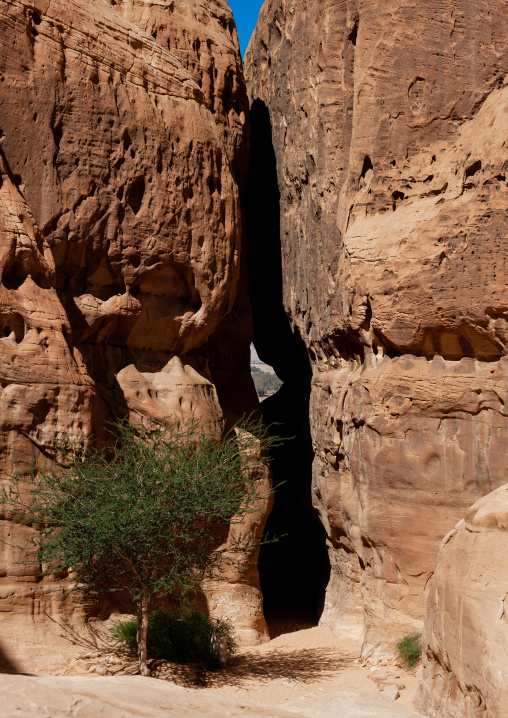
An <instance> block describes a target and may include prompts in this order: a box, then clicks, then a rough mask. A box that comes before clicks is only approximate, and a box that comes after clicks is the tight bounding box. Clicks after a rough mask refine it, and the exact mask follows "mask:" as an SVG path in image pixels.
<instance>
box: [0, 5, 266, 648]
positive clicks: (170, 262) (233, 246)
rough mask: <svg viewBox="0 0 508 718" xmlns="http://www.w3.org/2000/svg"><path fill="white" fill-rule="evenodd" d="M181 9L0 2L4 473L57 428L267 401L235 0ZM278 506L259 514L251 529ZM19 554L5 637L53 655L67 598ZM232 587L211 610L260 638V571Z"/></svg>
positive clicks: (0, 601) (9, 535)
mask: <svg viewBox="0 0 508 718" xmlns="http://www.w3.org/2000/svg"><path fill="white" fill-rule="evenodd" d="M177 6H178V7H176V8H175V3H173V2H170V1H169V0H163V1H162V2H158V3H156V4H150V5H148V4H147V3H144V2H137V0H52V1H51V2H50V0H14V1H12V0H0V37H1V43H0V108H1V109H0V142H1V145H0V152H1V154H0V240H1V247H0V252H1V258H0V281H1V284H0V297H1V313H0V332H1V338H0V381H1V393H0V404H1V410H0V453H1V468H2V476H3V477H6V476H9V475H10V474H12V473H13V472H14V471H20V470H21V471H22V470H24V469H25V468H26V467H27V466H29V465H30V463H31V462H32V461H36V462H37V461H41V460H45V458H46V457H47V456H48V453H47V452H48V447H50V446H51V444H52V442H53V441H54V439H55V438H56V437H58V436H62V435H63V434H67V435H69V436H70V438H71V439H81V438H85V439H86V438H88V437H90V436H92V435H94V436H95V437H96V439H97V440H99V441H101V440H103V439H104V426H105V421H106V420H109V419H111V418H113V417H119V416H130V417H131V419H133V420H137V421H139V420H140V418H154V419H162V418H164V417H167V416H175V415H178V416H180V415H183V416H190V415H191V414H194V415H195V416H196V417H199V418H201V419H203V420H204V421H206V422H207V423H208V425H209V426H210V428H211V429H214V427H218V426H219V423H220V422H221V420H222V419H223V418H224V417H225V418H226V419H227V420H228V421H229V422H232V421H234V420H235V419H237V418H239V416H241V415H242V414H243V413H244V412H245V411H246V412H250V411H252V410H253V409H254V408H255V407H256V406H257V399H256V395H255V390H254V386H253V384H252V382H251V381H250V373H249V359H248V357H249V343H250V331H251V320H250V308H249V305H248V301H247V300H246V299H245V287H243V286H242V287H241V288H240V291H238V284H239V277H240V273H241V271H242V269H241V266H242V256H241V252H242V234H243V227H242V213H241V205H240V194H239V190H240V187H241V185H242V183H243V181H244V174H245V168H246V166H247V162H248V132H247V127H248V125H247V122H248V118H247V106H248V104H247V95H246V91H245V85H244V81H243V75H242V73H241V59H240V56H239V48H238V38H237V34H236V29H235V26H234V22H233V18H232V14H231V11H230V10H229V7H228V5H227V3H226V2H225V0H212V1H211V2H206V3H205V2H200V1H199V0H195V1H192V2H186V3H177ZM237 297H238V298H237ZM239 314H241V316H242V321H241V327H240V328H239V327H238V326H235V317H238V315H239ZM228 315H229V316H228ZM230 315H232V316H233V319H232V320H231V319H230ZM217 337H220V341H221V342H222V346H224V347H227V345H228V342H229V343H230V344H234V345H235V347H236V349H235V350H236V353H237V354H238V355H239V357H240V359H238V361H237V367H236V370H237V373H238V375H239V376H240V378H241V382H243V383H242V387H243V389H244V393H243V395H242V393H241V391H239V390H236V392H235V397H234V401H231V400H229V398H228V396H227V393H226V392H224V391H223V390H222V389H221V388H220V387H219V383H220V380H219V379H216V378H215V376H213V374H214V373H217V374H220V371H221V366H220V362H218V360H217V358H216V356H215V355H214V351H213V346H214V341H217ZM266 511H267V506H266V505H265V506H264V507H261V508H260V513H259V515H252V517H251V525H250V527H249V528H250V530H251V531H252V532H253V533H255V534H259V532H260V531H262V527H263V520H264V516H265V514H266ZM2 519H3V520H2V523H1V530H2V537H3V538H5V539H6V540H8V542H9V543H10V544H19V545H23V538H24V537H23V534H24V533H26V532H27V531H30V530H29V529H22V528H20V527H19V526H16V525H13V524H12V523H11V522H10V521H8V520H7V519H8V517H7V516H2ZM24 558H26V556H25V555H24V554H23V552H22V551H17V550H15V549H5V548H4V549H2V565H1V568H0V611H1V612H2V638H3V640H4V641H6V640H7V641H8V640H9V636H11V635H14V634H16V635H17V636H18V638H19V639H20V640H22V641H23V640H25V639H26V642H27V645H30V644H31V643H33V642H34V640H36V642H38V643H39V644H40V643H41V640H42V639H41V638H40V637H39V638H38V639H33V638H30V631H31V629H32V628H33V630H34V631H37V630H39V628H40V627H41V626H43V624H44V625H46V624H47V625H49V626H50V625H51V623H47V620H46V624H45V618H48V617H50V618H51V619H56V618H57V617H58V616H60V615H61V614H62V603H61V602H60V600H59V599H58V598H54V597H53V598H51V596H48V595H47V594H46V592H45V588H47V585H45V584H41V582H40V581H39V580H38V571H37V568H36V567H35V568H34V567H32V568H27V567H26V565H23V564H22V563H20V561H23V559H24ZM254 558H255V557H254ZM224 578H225V583H222V584H221V585H219V586H216V587H215V588H214V592H213V593H214V595H213V599H211V601H212V603H213V607H215V609H217V610H218V612H219V613H223V612H224V607H223V604H224V602H225V600H226V599H225V597H228V601H229V603H228V610H229V611H230V614H231V615H233V617H234V618H235V623H236V625H237V628H238V629H239V631H240V635H241V637H243V638H244V640H245V641H246V642H256V641H258V640H260V639H263V638H264V637H265V636H266V626H265V624H264V619H263V614H262V607H261V596H260V591H259V587H258V583H257V575H256V571H255V561H254V568H253V569H252V570H251V571H250V573H249V575H248V580H246V579H245V577H241V576H240V575H236V574H235V575H234V576H232V575H231V576H225V577H224ZM223 594H224V595H223ZM105 610H106V609H105V608H104V607H95V608H93V607H90V606H88V607H83V606H81V605H80V606H76V605H74V604H68V605H67V608H66V609H63V612H64V613H65V611H67V612H70V613H73V614H76V615H77V614H79V615H81V616H82V614H83V613H84V614H86V615H90V612H92V613H93V612H95V613H96V614H97V613H100V614H101V615H103V614H104V611H105ZM101 612H102V613H101ZM18 619H20V620H21V624H20V625H23V627H24V628H23V631H21V632H20V630H18V629H17V628H15V626H17V625H18V624H17V621H18ZM48 620H49V619H48ZM23 621H24V623H23ZM11 629H12V630H11ZM44 636H45V638H44V639H43V640H44V642H45V641H47V640H48V639H47V634H44ZM50 640H51V639H50Z"/></svg>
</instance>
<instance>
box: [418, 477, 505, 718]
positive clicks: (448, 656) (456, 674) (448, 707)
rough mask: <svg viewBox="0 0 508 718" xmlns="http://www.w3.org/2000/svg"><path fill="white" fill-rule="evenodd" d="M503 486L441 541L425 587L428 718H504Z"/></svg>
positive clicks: (422, 687)
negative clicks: (431, 572)
mask: <svg viewBox="0 0 508 718" xmlns="http://www.w3.org/2000/svg"><path fill="white" fill-rule="evenodd" d="M507 529H508V486H506V485H504V486H502V487H501V488H499V489H497V490H496V491H493V492H492V493H490V494H488V496H485V497H483V498H482V499H480V500H479V501H477V502H476V504H474V506H472V507H471V508H470V509H469V510H468V511H467V512H466V516H465V518H464V519H463V520H462V521H460V522H459V523H458V524H457V526H456V527H455V528H454V529H453V530H452V531H450V533H449V534H448V535H447V536H446V538H445V539H444V541H443V545H442V546H441V550H440V552H439V558H438V562H437V566H436V570H435V572H434V575H433V577H432V580H431V582H430V592H429V600H428V605H427V615H426V619H425V631H424V636H423V673H422V677H421V680H420V684H419V687H418V694H417V704H418V707H419V708H420V709H421V711H422V713H423V714H424V715H427V716H432V717H433V718H450V717H453V718H455V716H457V718H459V716H460V718H462V717H463V718H482V717H483V716H486V715H488V716H495V717H496V718H497V716H499V717H500V718H501V716H504V715H506V706H507V705H508V665H507V663H506V655H507V652H508V619H507V610H508V605H507V604H508V570H507V564H506V554H507V552H508V533H507Z"/></svg>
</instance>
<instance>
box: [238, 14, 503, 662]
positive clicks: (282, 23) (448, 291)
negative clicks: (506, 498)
mask: <svg viewBox="0 0 508 718" xmlns="http://www.w3.org/2000/svg"><path fill="white" fill-rule="evenodd" d="M507 9H508V4H507V3H506V2H505V1H504V0H495V1H494V2H492V1H489V2H486V1H484V0H470V1H469V2H467V3H466V2H457V0H444V2H443V1H440V2H437V0H429V1H428V2H415V1H414V0H402V2H401V1H400V0H383V2H378V1H376V0H364V1H362V2H355V1H354V0H347V1H346V2H342V1H341V2H338V1H337V0H324V1H322V2H315V1H314V0H266V2H265V4H264V6H263V9H262V11H261V14H260V18H259V22H258V25H257V29H256V31H255V34H254V36H253V38H252V40H251V43H250V45H249V48H248V51H247V55H246V62H245V67H246V77H247V83H248V88H249V94H250V97H251V101H252V137H253V142H254V138H255V137H258V138H259V143H260V146H259V147H258V148H257V149H256V150H255V151H254V152H255V154H256V156H259V153H261V152H264V153H265V156H266V157H270V156H273V163H272V164H271V163H270V162H267V164H266V167H267V172H268V171H270V169H271V170H272V171H273V173H275V174H274V176H271V177H266V178H265V181H264V182H262V181H261V177H260V176H259V177H258V178H257V179H258V182H255V181H253V183H252V186H253V187H254V188H255V187H256V185H257V190H255V191H257V193H258V194H257V205H258V207H259V208H260V212H262V211H263V208H266V207H270V208H271V210H272V214H270V213H268V212H267V213H266V221H267V224H268V223H270V222H271V221H273V210H274V208H276V207H277V205H278V206H279V209H280V226H279V225H277V226H276V227H274V226H273V225H272V226H271V227H267V229H266V232H267V233H270V232H271V233H272V240H273V242H274V243H275V244H277V243H278V242H280V257H281V260H280V261H281V274H282V295H283V304H284V309H285V312H286V315H287V317H288V319H289V323H290V326H291V329H292V332H293V334H294V335H295V336H296V337H298V338H299V339H301V340H302V341H303V343H304V344H305V348H306V352H307V356H308V358H309V361H310V363H311V367H312V386H311V391H310V411H309V413H310V425H311V432H312V440H313V446H314V451H315V460H314V467H313V478H312V499H313V504H314V507H315V509H316V510H317V512H318V513H319V516H320V519H321V521H322V523H323V526H324V527H325V529H326V534H327V543H328V548H329V554H330V561H331V566H332V576H331V580H330V583H329V585H328V590H327V598H326V605H325V610H324V613H323V616H322V621H323V622H325V623H328V624H330V625H332V626H334V627H335V628H341V627H342V628H344V629H347V628H358V627H360V626H363V628H364V629H365V632H364V644H363V645H364V653H366V654H367V653H369V652H372V651H377V650H389V649H392V648H393V646H394V643H395V642H396V640H397V639H399V638H400V637H401V636H403V635H405V634H406V633H408V631H410V630H412V629H413V628H417V627H420V626H421V620H422V618H423V614H424V607H425V597H426V589H427V584H428V581H429V579H430V577H431V575H432V572H433V570H434V567H435V564H436V558H437V552H438V549H439V545H440V543H441V540H442V539H443V537H444V536H445V535H446V534H447V533H448V532H449V531H450V529H451V528H453V526H454V525H455V524H456V523H457V521H458V520H459V519H460V518H462V516H463V515H464V513H465V511H466V509H467V508H468V506H470V505H471V504H472V503H473V502H474V501H476V500H477V499H478V498H479V497H481V496H482V495H484V494H486V493H488V492H490V491H491V490H492V489H495V488H496V487H498V486H500V485H501V484H503V483H504V482H505V481H506V479H505V476H506V469H507V465H508V460H507V458H506V452H505V448H504V447H506V445H507V441H508V418H507V413H508V409H507V403H506V402H507V396H508V393H507V392H508V361H507V360H506V354H507V349H508V333H507V319H508V314H507V307H508V288H507V284H506V278H507V276H508V274H507V265H506V261H507V253H508V244H507V242H506V229H507V218H506V207H507V205H508V183H507V180H508V147H507V145H506V118H507V112H508V87H507V86H506V85H505V75H506V72H507V70H508V44H507V42H506V37H507V30H508V13H507ZM263 143H264V145H263ZM270 187H274V190H273V191H271V190H270ZM251 201H252V202H253V203H256V198H252V197H251ZM276 221H277V222H278V218H276ZM258 229H259V225H258ZM260 342H261V343H263V344H264V346H265V347H266V350H265V354H264V358H265V360H270V356H269V354H270V353H272V354H276V353H277V351H278V349H277V337H272V347H270V337H268V336H267V335H265V336H264V338H261V340H260Z"/></svg>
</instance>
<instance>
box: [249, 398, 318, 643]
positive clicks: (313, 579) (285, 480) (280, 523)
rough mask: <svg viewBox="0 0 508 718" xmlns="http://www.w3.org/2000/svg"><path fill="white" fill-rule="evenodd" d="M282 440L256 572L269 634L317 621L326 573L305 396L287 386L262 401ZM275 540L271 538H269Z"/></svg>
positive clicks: (274, 461)
mask: <svg viewBox="0 0 508 718" xmlns="http://www.w3.org/2000/svg"><path fill="white" fill-rule="evenodd" d="M262 408H263V414H264V417H265V421H266V423H267V424H268V425H270V424H274V427H273V431H274V432H275V433H277V434H278V435H279V436H282V437H284V438H285V439H286V441H285V442H284V443H283V444H282V445H281V446H280V447H278V448H276V449H275V450H274V452H273V456H272V470H273V476H274V485H275V488H276V491H275V503H274V507H273V510H272V513H271V514H270V517H269V519H268V522H267V525H266V529H265V538H266V539H267V541H268V542H267V543H266V544H265V545H264V546H263V547H262V548H261V553H260V557H259V576H260V581H261V589H262V591H263V605H264V611H265V617H266V620H267V623H268V627H269V630H270V636H271V637H272V638H274V637H276V636H277V635H279V634H280V633H286V632H290V631H292V630H297V629H298V628H300V627H308V626H310V625H317V623H318V621H319V618H320V616H321V613H322V610H323V604H324V596H325V590H326V586H327V584H328V580H329V578H330V563H329V560H328V553H327V550H326V545H325V537H324V530H323V528H322V526H321V524H320V522H319V519H318V518H317V516H316V514H315V512H314V511H313V509H312V505H311V496H310V482H311V472H312V447H311V444H310V437H309V436H308V435H306V434H308V432H306V430H305V427H306V410H307V407H306V400H305V397H304V396H302V395H301V394H298V393H297V392H296V391H295V390H294V388H293V387H291V385H289V386H288V385H285V386H283V387H282V388H281V389H280V391H279V392H277V394H275V395H274V396H272V397H270V398H268V399H267V400H266V401H264V402H263V404H262ZM272 538H274V539H276V540H274V541H272V542H270V539H272Z"/></svg>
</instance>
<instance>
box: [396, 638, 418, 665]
mask: <svg viewBox="0 0 508 718" xmlns="http://www.w3.org/2000/svg"><path fill="white" fill-rule="evenodd" d="M421 638H422V634H421V633H413V634H411V635H410V636H405V637H404V638H403V639H402V641H400V643H398V644H397V651H398V654H399V657H400V658H401V660H402V661H403V663H405V665H406V667H407V668H413V666H416V664H417V663H418V661H419V660H420V658H421V655H422V644H421Z"/></svg>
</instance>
